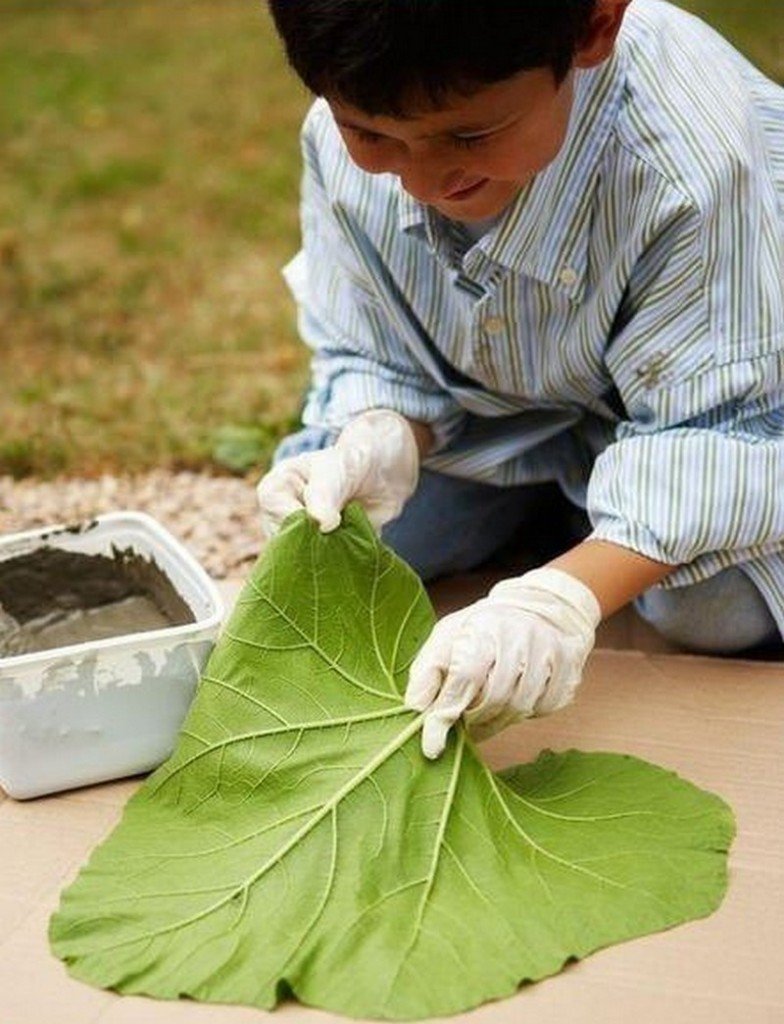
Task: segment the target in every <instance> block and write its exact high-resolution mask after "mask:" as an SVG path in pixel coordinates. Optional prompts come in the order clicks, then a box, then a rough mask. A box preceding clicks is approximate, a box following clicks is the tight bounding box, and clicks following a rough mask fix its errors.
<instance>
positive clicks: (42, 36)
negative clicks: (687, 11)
mask: <svg viewBox="0 0 784 1024" xmlns="http://www.w3.org/2000/svg"><path fill="white" fill-rule="evenodd" d="M686 6H689V7H691V8H692V9H694V10H695V11H697V12H698V13H700V14H702V15H704V16H706V17H707V18H708V19H709V20H711V21H712V22H713V23H715V24H716V25H717V26H718V27H720V28H722V29H723V30H724V31H725V32H726V33H727V34H728V35H729V36H730V37H731V38H732V39H733V41H734V42H736V44H737V45H739V46H740V47H741V48H743V49H744V50H745V51H746V52H748V53H749V55H750V56H751V57H752V58H753V59H754V60H755V61H756V62H757V63H758V64H759V65H760V66H762V67H763V68H764V69H765V70H766V71H767V72H768V73H769V74H771V75H773V76H776V77H778V78H780V79H781V80H782V81H784V7H783V6H782V5H775V6H776V7H777V8H781V9H780V10H775V9H774V5H769V4H762V3H760V2H759V0H753V2H751V0H747V2H745V3H741V2H739V0H734V2H729V0H724V2H719V0H703V2H699V0H692V2H691V3H690V4H687V5H686ZM307 102H308V100H307V97H306V96H305V94H304V92H303V91H302V90H301V89H300V88H299V86H298V85H297V84H296V83H295V82H294V80H293V79H292V77H291V76H290V74H289V73H288V72H287V70H286V69H285V67H284V63H283V60H282V57H281V55H280V52H279V48H278V45H277V42H276V40H275V38H274V34H273V32H272V29H271V26H270V23H269V21H268V18H267V16H266V14H265V13H264V10H263V4H262V3H261V0H212V2H211V0H155V2H152V0H150V2H139V0H78V2H77V0H27V2H25V0H0V349H1V350H2V354H1V358H2V380H3V387H2V402H1V403H0V473H2V472H10V473H13V474H15V475H17V476H23V475H27V474H37V475H42V476H46V475H50V474H53V473H58V472H67V473H73V474H76V473H79V474H88V475H89V474H95V473H99V472H101V471H104V470H119V471H122V470H127V471H136V470H143V469H145V468H148V467H150V466H153V465H168V466H171V467H182V466H189V467H203V466H210V465H215V462H214V458H213V452H214V451H218V452H219V453H220V458H221V460H222V461H225V462H228V463H233V464H235V465H241V464H244V463H246V462H247V461H248V460H249V459H253V458H254V455H255V457H256V458H257V459H258V461H259V462H260V463H263V462H264V460H265V459H266V457H267V456H268V454H269V451H270V450H271V447H272V446H273V445H274V443H275V441H276V439H277V438H278V437H280V436H281V435H282V434H284V433H285V432H286V431H287V430H288V429H289V428H290V426H291V423H292V422H293V417H294V416H295V415H296V411H297V408H298V404H299V396H300V393H301V389H302V386H303V382H304V380H305V374H306V363H307V355H306V353H305V351H304V348H303V346H302V345H300V343H299V342H298V341H297V338H296V334H295V329H294V314H293V308H292V305H291V302H290V300H289V297H288V293H287V291H286V289H285V287H284V285H283V283H282V280H281V278H280V275H279V268H280V267H281V266H282V264H283V263H284V262H285V261H286V260H287V259H288V258H289V257H290V256H291V255H292V254H293V253H294V252H295V251H296V247H297V237H298V227H297V203H296V196H297V184H298V177H299V156H298V144H297V130H298V125H299V122H300V119H301V117H302V114H303V112H304V110H305V108H306V105H307Z"/></svg>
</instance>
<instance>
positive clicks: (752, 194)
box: [285, 0, 784, 633]
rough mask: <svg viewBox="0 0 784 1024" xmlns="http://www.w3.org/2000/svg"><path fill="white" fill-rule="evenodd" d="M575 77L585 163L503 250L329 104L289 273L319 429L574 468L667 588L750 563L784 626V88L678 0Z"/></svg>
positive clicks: (474, 471)
mask: <svg viewBox="0 0 784 1024" xmlns="http://www.w3.org/2000/svg"><path fill="white" fill-rule="evenodd" d="M575 89H576V95H575V106H574V110H573V113H572V116H571V120H570V125H569V131H568V134H567V138H566V141H565V143H564V146H563V148H562V150H561V152H560V153H559V155H558V156H557V158H556V159H555V160H554V161H553V162H552V163H551V164H550V165H549V166H548V167H547V168H545V169H544V170H543V171H542V172H541V173H540V174H538V175H537V176H536V177H535V178H534V179H533V180H532V182H531V183H530V184H529V185H528V186H527V187H526V188H525V189H524V190H523V191H521V192H520V193H519V195H518V196H517V197H516V199H515V200H514V201H513V203H512V204H511V205H510V206H509V207H508V208H507V210H506V211H505V212H504V214H503V215H502V216H501V218H500V219H499V220H498V222H497V223H496V224H494V225H493V226H492V228H491V230H490V231H489V232H488V233H487V234H485V235H483V236H482V237H480V238H479V239H478V240H477V239H475V238H471V237H470V236H469V235H468V234H466V233H465V231H464V230H463V229H462V227H461V225H459V224H456V223H450V222H448V221H446V220H445V219H444V218H443V217H442V216H441V215H440V214H438V213H437V212H436V211H435V210H433V209H432V208H429V207H425V206H423V205H422V204H420V203H419V202H417V201H416V200H414V199H413V198H412V197H410V196H409V195H407V194H406V193H405V192H404V191H403V190H402V189H401V187H400V184H399V180H398V179H397V178H396V177H395V176H393V175H389V174H383V175H371V174H368V173H366V172H363V171H361V170H360V169H359V168H357V167H356V165H354V164H353V163H352V162H351V160H350V158H349V156H348V154H347V151H346V149H345V147H344V145H343V142H342V140H341V138H340V135H339V132H338V130H337V127H336V125H335V123H334V121H333V118H332V115H331V113H330V110H329V107H328V106H327V105H326V103H325V102H324V101H323V100H319V101H317V102H316V103H315V104H314V106H313V107H312V109H311V111H310V113H309V115H308V117H307V119H306V122H305V125H304V128H303V136H302V139H303V153H304V168H305V169H304V177H303V197H302V228H303V248H302V251H301V252H300V253H299V254H298V256H297V257H296V258H295V259H294V261H293V262H292V263H291V264H290V265H289V267H288V268H286V272H285V273H286V277H287V280H288V281H289V284H290V286H291V288H292V291H293V292H294V295H295V297H296V299H297V302H298V306H299V324H300V331H301V334H302V337H303V338H304V340H305V341H306V343H307V344H308V345H309V346H310V347H311V349H312V350H313V355H312V380H311V387H310V390H309V393H308V397H307V401H306V406H305V409H304V413H303V420H304V422H305V423H306V424H308V425H317V426H321V427H325V428H327V429H329V430H332V431H334V432H335V433H337V432H338V430H339V429H340V428H341V427H342V426H343V425H344V424H345V423H346V422H347V421H348V420H349V419H350V418H351V417H352V416H354V415H356V414H358V413H360V412H362V411H364V410H367V409H370V408H374V407H376V408H377V407H385V408H392V409H396V410H398V411H399V412H401V413H402V414H403V415H405V416H408V417H410V418H412V419H416V420H421V421H424V422H427V423H429V424H431V425H432V428H433V431H434V434H435V437H436V448H435V449H434V452H433V453H432V454H431V455H430V456H429V457H428V459H427V460H426V462H425V465H426V466H427V467H428V468H430V469H433V470H437V471H440V472H444V473H448V474H452V475H456V476H463V477H469V478H472V479H475V480H480V481H485V482H488V483H493V484H497V485H511V484H519V483H525V482H541V481H545V480H552V479H555V480H557V481H558V482H559V483H560V484H561V486H562V487H563V489H564V490H565V491H566V493H567V494H569V495H570V497H572V498H573V500H575V501H577V502H579V503H581V504H582V505H584V506H585V507H586V508H587V510H588V514H589V516H590V518H591V522H592V525H593V534H592V537H594V538H597V539H602V540H607V541H611V542H614V543H616V544H619V545H622V546H624V547H627V548H630V549H632V550H634V551H637V552H640V553H641V554H643V555H646V556H648V557H649V558H652V559H655V560H658V561H661V562H665V563H667V564H671V565H673V566H677V567H678V568H677V569H676V570H675V571H674V572H673V573H672V574H671V575H670V576H669V577H668V578H667V580H666V581H665V584H664V585H665V586H668V587H672V586H684V585H688V584H690V583H694V582H697V581H699V580H701V579H705V578H708V577H709V576H712V575H713V574H715V573H716V572H718V571H720V570H721V569H723V568H725V567H728V566H731V565H738V566H740V567H741V568H742V569H743V570H744V571H745V572H746V573H747V575H748V576H749V577H750V578H751V579H752V581H753V582H755V583H756V584H757V585H758V586H759V588H760V589H761V590H762V592H763V593H764V594H765V596H766V599H767V600H768V603H769V605H770V607H771V611H772V612H773V614H774V615H775V616H776V618H777V621H778V623H779V626H780V628H781V629H782V633H784V89H782V88H781V87H780V86H778V85H775V84H774V83H772V82H770V81H769V80H767V79H766V78H765V77H764V76H763V75H762V74H761V73H760V72H759V71H757V70H756V69H755V68H754V67H753V66H752V65H750V64H749V63H748V62H747V61H746V60H745V59H744V58H743V57H742V56H741V55H740V54H739V53H737V51H735V50H734V49H733V48H732V47H731V46H730V45H729V44H728V43H727V42H726V41H725V40H723V39H722V38H721V37H720V36H719V35H717V34H716V33H715V32H714V31H713V30H712V29H710V28H709V27H708V26H707V25H705V24H704V23H703V22H701V21H700V20H698V19H697V18H695V17H693V16H691V15H688V14H686V13H684V12H682V11H680V10H678V9H677V8H675V7H672V6H670V5H668V4H666V3H662V2H658V0H634V3H633V4H632V6H631V8H630V9H629V11H628V13H627V16H626V20H625V23H624V27H623V29H622V33H621V36H620V39H619V42H618V45H617V47H616V52H615V54H614V56H613V57H612V59H611V60H609V61H608V62H606V63H605V64H603V65H601V66H600V67H598V68H595V69H590V70H581V71H577V72H576V85H575Z"/></svg>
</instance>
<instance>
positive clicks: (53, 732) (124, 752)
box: [0, 512, 223, 800]
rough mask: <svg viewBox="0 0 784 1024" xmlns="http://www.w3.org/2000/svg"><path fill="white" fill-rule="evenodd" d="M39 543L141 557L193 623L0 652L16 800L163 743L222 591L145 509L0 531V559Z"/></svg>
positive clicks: (152, 756) (3, 733)
mask: <svg viewBox="0 0 784 1024" xmlns="http://www.w3.org/2000/svg"><path fill="white" fill-rule="evenodd" d="M43 546H49V547H55V548H62V549H64V550H66V551H77V552H82V553H84V554H88V555H95V554H103V555H108V556H110V557H111V555H112V548H113V547H115V548H119V549H121V550H122V549H125V548H131V549H132V550H133V551H135V552H137V553H138V554H140V555H142V556H144V557H145V558H152V559H154V560H155V562H156V563H157V565H158V567H159V568H160V569H161V571H162V572H163V573H164V574H165V575H166V576H167V577H168V579H169V581H170V582H171V583H172V585H173V586H174V588H175V590H176V591H177V592H178V593H179V595H180V596H181V597H182V598H183V600H184V601H185V603H186V604H187V605H188V607H189V608H190V609H191V611H192V612H193V616H194V619H195V622H192V623H188V624H186V625H182V626H171V627H166V628H164V629H156V630H150V631H148V632H144V633H130V634H127V635H125V636H118V637H112V638H110V639H107V640H94V641H91V642H89V643H80V644H74V645H70V646H67V647H60V648H57V649H55V650H48V651H40V652H35V653H32V654H21V655H15V656H11V657H5V658H4V657H0V785H1V786H2V787H3V789H5V791H6V792H7V793H8V795H9V796H12V797H15V798H16V799H17V800H24V799H27V798H28V797H34V796H41V795H43V794H45V793H54V792H57V791H59V790H63V789H71V788H72V787H75V786H84V785H89V784H91V783H95V782H103V781H105V780H107V779H116V778H120V777H122V776H126V775H134V774H136V773H138V772H145V771H148V770H150V769H152V768H154V767H156V766H157V765H159V764H160V763H161V762H162V761H163V760H165V758H166V757H167V756H168V755H169V753H170V752H171V750H172V748H173V746H174V741H175V739H176V737H177V733H178V731H179V728H180V725H181V724H182V721H183V718H184V717H185V713H186V712H187V710H188V707H189V706H190V703H191V701H192V699H193V695H194V691H195V687H196V683H197V682H198V680H199V677H200V675H201V670H202V669H203V667H204V664H205V662H206V660H207V658H208V656H209V653H210V651H211V649H212V646H213V643H214V642H215V639H216V637H217V635H218V630H219V628H220V623H221V620H222V618H223V602H222V600H221V597H220V594H219V593H218V590H217V588H216V586H215V585H214V583H213V582H212V581H211V580H210V578H209V577H208V576H207V574H206V572H205V571H204V569H202V567H201V566H200V565H199V563H198V562H197V561H196V560H195V558H193V556H192V555H190V554H189V552H188V551H187V550H186V549H185V548H184V547H183V546H182V545H181V544H180V543H179V542H178V541H177V540H176V539H175V538H174V537H172V535H171V534H170V533H169V532H168V531H167V530H165V529H164V528H163V527H162V526H161V525H160V524H159V523H158V522H156V520H155V519H153V518H152V517H151V516H148V515H145V514H143V513H140V512H113V513H110V514H108V515H104V516H98V517H97V518H96V519H94V520H90V521H88V522H85V523H83V524H80V525H79V527H76V528H75V527H73V526H70V527H58V526H55V527H47V528H46V529H42V530H30V531H28V532H25V533H16V534H11V535H8V536H6V537H0V571H2V562H3V561H4V560H6V559H9V558H15V557H17V556H19V555H25V554H29V553H30V552H32V551H34V550H35V549H37V548H40V547H43Z"/></svg>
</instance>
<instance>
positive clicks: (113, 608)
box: [0, 547, 195, 657]
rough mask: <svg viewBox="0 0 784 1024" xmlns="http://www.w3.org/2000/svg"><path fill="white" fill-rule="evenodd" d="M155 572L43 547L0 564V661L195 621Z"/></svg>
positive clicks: (123, 560) (131, 558)
mask: <svg viewBox="0 0 784 1024" xmlns="http://www.w3.org/2000/svg"><path fill="white" fill-rule="evenodd" d="M194 621H195V616H194V614H193V612H192V611H191V609H190V608H189V607H188V605H187V604H186V602H185V601H184V600H183V599H182V597H180V595H179V594H178V593H177V591H176V590H175V588H174V586H173V585H172V583H171V581H170V580H169V579H168V577H167V576H166V575H165V573H164V572H163V571H162V570H161V569H160V567H159V566H158V565H157V564H156V563H155V562H154V561H151V560H149V559H146V558H144V557H143V556H141V555H139V554H138V553H136V552H134V551H132V550H131V549H126V550H124V551H118V550H117V549H116V548H115V549H113V554H112V557H111V558H109V557H107V556H106V555H85V554H81V553H79V552H73V551H63V550H62V549H60V548H53V547H42V548H37V549H36V550H35V551H32V552H30V554H27V555H19V556H17V557H15V558H9V559H7V560H6V561H3V562H0V657H12V656H13V655H17V654H30V653H33V652H35V651H47V650H53V649H54V648H58V647H66V646H70V645H72V644H79V643H85V642H89V641H93V640H104V639H107V638H109V637H117V636H126V635H128V634H130V633H139V632H146V631H148V630H152V629H163V628H166V627H169V626H180V625H185V624H186V623H190V622H194Z"/></svg>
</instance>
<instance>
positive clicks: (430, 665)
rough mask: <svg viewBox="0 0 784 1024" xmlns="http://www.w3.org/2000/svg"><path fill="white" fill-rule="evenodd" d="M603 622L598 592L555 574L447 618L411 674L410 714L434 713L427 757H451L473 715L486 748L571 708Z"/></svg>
mask: <svg viewBox="0 0 784 1024" xmlns="http://www.w3.org/2000/svg"><path fill="white" fill-rule="evenodd" d="M600 621H601V609H600V607H599V602H598V601H597V600H596V597H595V596H594V594H593V592H592V591H591V590H589V589H588V587H586V586H585V584H583V583H581V582H580V581H579V580H578V579H576V578H575V577H574V576H571V575H569V574H568V573H566V572H563V571H562V570H560V569H550V568H544V569H534V570H533V571H531V572H527V573H525V574H524V575H523V576H520V577H518V578H516V579H509V580H503V581H502V582H501V583H498V584H496V586H494V587H493V588H492V590H491V591H490V593H489V594H488V595H487V597H484V598H482V600H480V601H477V602H476V603H475V604H472V605H469V607H468V608H464V609H462V610H461V611H458V612H454V613H453V614H452V615H447V616H445V617H444V618H443V619H441V621H440V622H438V623H437V624H436V626H435V628H434V629H433V632H432V633H431V634H430V637H429V638H428V640H427V641H426V643H425V645H424V646H423V647H422V649H421V650H420V652H419V654H418V655H417V657H416V658H415V660H414V662H413V664H412V666H411V671H410V673H409V681H408V687H407V689H406V694H405V703H406V705H407V706H408V707H410V708H413V709H414V710H416V711H424V712H426V714H425V718H424V724H423V728H422V750H423V752H424V754H425V756H426V757H430V758H435V757H439V756H440V755H441V753H442V752H443V750H444V746H445V744H446V738H447V734H448V732H449V729H450V728H451V727H452V726H453V725H454V724H455V722H456V721H457V720H458V718H460V716H461V715H462V714H463V712H466V715H465V721H466V725H467V726H468V729H469V732H470V734H471V736H472V738H473V739H477V740H481V739H486V738H487V737H488V736H492V735H493V734H494V733H496V732H499V731H500V730H501V729H504V728H506V726H508V725H511V724H512V723H513V722H517V721H520V720H521V719H524V718H530V717H533V716H538V715H546V714H549V713H550V712H551V711H557V710H558V709H559V708H562V707H564V705H566V704H568V703H569V702H570V701H571V699H572V697H573V696H574V693H575V690H576V689H577V687H578V685H579V683H580V680H581V678H582V670H583V666H584V664H585V661H586V658H587V657H588V655H589V653H590V651H591V649H592V647H593V645H594V641H595V634H596V627H597V626H598V625H599V622H600Z"/></svg>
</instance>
